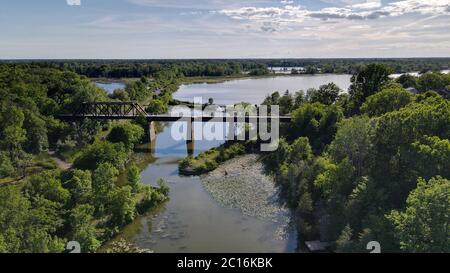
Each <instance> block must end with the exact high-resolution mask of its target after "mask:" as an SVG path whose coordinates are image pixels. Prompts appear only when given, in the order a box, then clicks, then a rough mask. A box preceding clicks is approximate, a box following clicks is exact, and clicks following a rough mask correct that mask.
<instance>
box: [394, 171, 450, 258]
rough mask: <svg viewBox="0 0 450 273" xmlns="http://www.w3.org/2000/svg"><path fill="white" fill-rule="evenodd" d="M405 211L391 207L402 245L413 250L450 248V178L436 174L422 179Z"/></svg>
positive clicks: (441, 250)
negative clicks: (394, 209)
mask: <svg viewBox="0 0 450 273" xmlns="http://www.w3.org/2000/svg"><path fill="white" fill-rule="evenodd" d="M406 204H407V206H406V210H405V211H392V212H391V213H390V214H388V215H387V218H388V219H389V220H390V221H391V222H392V223H393V224H394V226H395V230H396V235H397V237H398V239H399V240H400V246H401V248H402V249H403V250H404V251H411V252H443V253H448V252H449V251H450V181H449V180H447V179H444V178H442V177H435V178H432V179H430V180H429V181H428V182H427V181H425V180H424V179H419V180H418V183H417V189H415V190H414V191H412V192H411V193H410V195H409V197H408V200H407V201H406Z"/></svg>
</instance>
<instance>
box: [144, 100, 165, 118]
mask: <svg viewBox="0 0 450 273" xmlns="http://www.w3.org/2000/svg"><path fill="white" fill-rule="evenodd" d="M146 110H147V112H149V113H152V114H164V113H167V111H168V106H167V104H165V103H164V101H162V100H160V99H154V100H152V101H151V102H150V104H149V106H148V107H147V109H146Z"/></svg>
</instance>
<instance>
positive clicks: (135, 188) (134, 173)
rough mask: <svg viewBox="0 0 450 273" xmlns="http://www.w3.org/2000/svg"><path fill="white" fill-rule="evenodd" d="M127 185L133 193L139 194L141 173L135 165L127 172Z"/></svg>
mask: <svg viewBox="0 0 450 273" xmlns="http://www.w3.org/2000/svg"><path fill="white" fill-rule="evenodd" d="M127 180H128V185H129V186H130V187H131V190H132V192H133V193H137V192H139V189H140V185H141V171H140V170H139V168H138V167H137V166H136V165H132V166H131V167H129V168H128V171H127Z"/></svg>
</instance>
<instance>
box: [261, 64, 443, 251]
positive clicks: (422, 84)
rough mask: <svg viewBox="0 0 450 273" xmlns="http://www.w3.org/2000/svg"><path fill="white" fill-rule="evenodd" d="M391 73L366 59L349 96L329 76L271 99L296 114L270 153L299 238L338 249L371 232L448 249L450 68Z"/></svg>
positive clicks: (359, 244)
mask: <svg viewBox="0 0 450 273" xmlns="http://www.w3.org/2000/svg"><path fill="white" fill-rule="evenodd" d="M392 72H393V70H392V68H390V67H388V66H385V65H380V64H373V65H368V66H366V67H365V68H364V69H363V70H362V71H360V72H359V73H358V74H355V76H354V77H353V78H352V85H351V87H350V90H349V94H348V95H347V94H341V95H339V94H340V92H339V91H340V90H339V88H337V87H336V86H334V85H333V84H331V85H324V86H322V87H321V88H319V89H317V90H315V89H312V90H308V92H307V93H306V94H305V93H304V92H298V93H297V94H295V95H293V94H285V95H284V96H280V95H279V94H278V93H275V94H274V95H272V96H271V97H269V98H267V101H269V102H270V103H271V104H280V105H281V107H282V108H284V110H283V111H284V112H288V113H291V114H292V116H293V118H294V120H293V122H292V124H290V126H288V127H287V128H285V130H286V134H285V136H286V137H285V139H282V140H281V142H280V148H279V150H278V151H277V152H275V153H272V154H269V155H264V160H265V162H266V164H267V166H268V168H269V169H271V170H272V172H273V174H274V176H275V177H276V181H277V183H278V185H279V186H280V188H281V189H282V193H283V196H284V200H285V202H286V204H287V205H288V206H289V207H291V208H292V209H294V210H295V211H296V212H297V215H298V230H299V233H300V237H301V238H302V239H316V238H321V239H322V240H324V241H331V242H335V244H334V249H335V250H336V251H338V252H361V251H364V250H365V246H366V244H367V243H368V242H370V241H374V240H375V241H379V242H380V243H381V245H382V248H383V251H388V252H391V251H392V252H397V251H406V252H449V251H450V218H449V217H450V180H449V179H450V172H449V170H450V163H449V159H450V141H449V138H450V103H449V100H448V99H446V98H444V96H445V95H448V92H449V91H450V75H448V74H440V73H433V72H429V73H426V74H423V75H421V76H420V77H413V76H403V77H400V78H399V79H398V80H396V81H393V80H390V78H389V75H390V74H391V73H392ZM411 86H413V87H415V88H417V90H416V92H417V94H414V93H412V92H411V90H410V91H407V90H406V89H405V87H411Z"/></svg>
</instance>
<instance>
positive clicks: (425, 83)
mask: <svg viewBox="0 0 450 273" xmlns="http://www.w3.org/2000/svg"><path fill="white" fill-rule="evenodd" d="M449 84H450V76H449V75H445V74H441V73H437V72H428V73H425V74H423V75H421V76H420V77H419V79H418V87H419V90H421V91H422V92H425V91H428V90H433V91H436V92H441V91H443V90H445V87H446V86H448V85H449Z"/></svg>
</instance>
